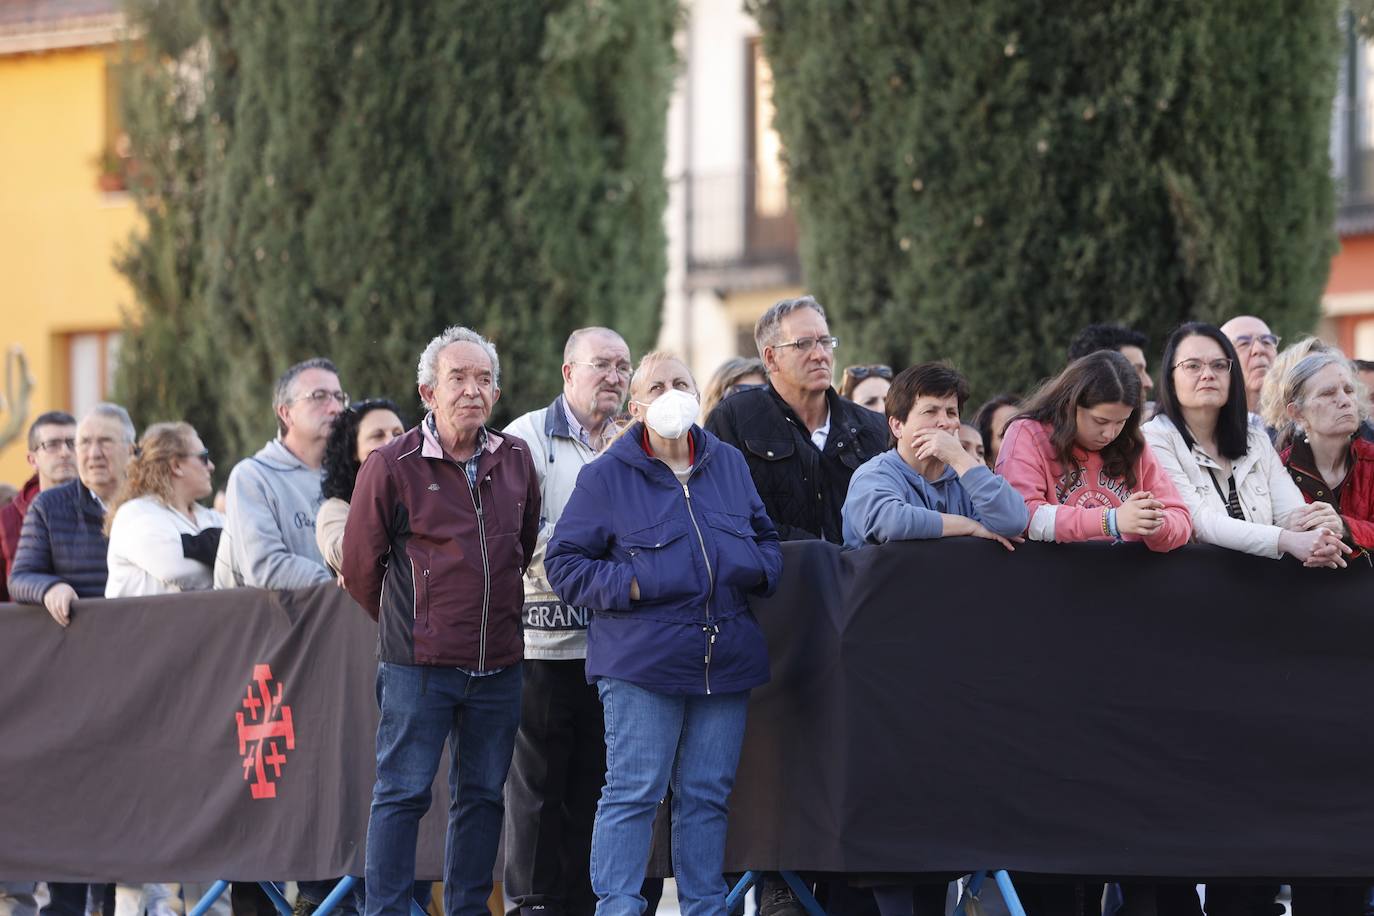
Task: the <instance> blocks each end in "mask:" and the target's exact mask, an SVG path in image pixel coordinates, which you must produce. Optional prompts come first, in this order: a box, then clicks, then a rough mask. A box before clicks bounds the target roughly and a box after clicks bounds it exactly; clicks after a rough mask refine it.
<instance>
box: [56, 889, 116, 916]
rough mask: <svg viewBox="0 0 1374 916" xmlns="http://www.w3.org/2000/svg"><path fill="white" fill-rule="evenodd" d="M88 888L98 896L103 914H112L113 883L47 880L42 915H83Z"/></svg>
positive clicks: (111, 915) (110, 915) (112, 915)
mask: <svg viewBox="0 0 1374 916" xmlns="http://www.w3.org/2000/svg"><path fill="white" fill-rule="evenodd" d="M88 888H89V889H91V890H93V891H94V892H95V896H96V897H98V898H100V901H101V904H100V906H101V910H102V911H103V912H104V914H105V916H114V891H115V886H114V885H113V884H68V883H65V882H61V881H49V882H48V904H47V906H45V907H43V911H42V916H85V914H86V891H87V889H88Z"/></svg>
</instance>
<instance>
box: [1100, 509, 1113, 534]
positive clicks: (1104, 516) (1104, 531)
mask: <svg viewBox="0 0 1374 916" xmlns="http://www.w3.org/2000/svg"><path fill="white" fill-rule="evenodd" d="M1107 511H1108V510H1106V509H1103V510H1102V536H1103V537H1104V538H1109V537H1111V536H1112V529H1111V528H1110V527H1109V526H1108V524H1107Z"/></svg>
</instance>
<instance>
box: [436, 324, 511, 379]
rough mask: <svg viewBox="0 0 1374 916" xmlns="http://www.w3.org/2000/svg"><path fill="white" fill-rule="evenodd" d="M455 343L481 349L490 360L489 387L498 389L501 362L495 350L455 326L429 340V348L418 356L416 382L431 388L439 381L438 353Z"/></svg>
mask: <svg viewBox="0 0 1374 916" xmlns="http://www.w3.org/2000/svg"><path fill="white" fill-rule="evenodd" d="M456 343H470V344H476V345H477V346H479V347H481V348H482V352H484V353H486V354H487V359H490V360H491V386H492V387H493V388H500V387H501V360H500V359H499V358H497V356H496V348H495V347H493V346H492V345H491V341H489V340H487V339H486V338H485V337H483V336H482V335H481V334H478V333H477V332H476V331H474V330H472V329H471V328H464V327H460V326H458V325H456V324H455V325H453V326H452V327H449V328H445V329H444V333H442V334H440V335H439V336H438V337H436V338H434V339H433V340H431V341H430V342H429V346H427V347H425V352H423V353H421V354H420V363H419V365H418V366H417V367H416V370H415V380H416V382H418V383H419V384H421V385H427V386H428V387H430V388H433V387H434V386H435V384H436V383H437V382H438V380H439V379H438V374H439V351H440V350H442V349H444V347H447V346H448V345H449V344H456Z"/></svg>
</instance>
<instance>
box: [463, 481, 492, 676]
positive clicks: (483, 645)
mask: <svg viewBox="0 0 1374 916" xmlns="http://www.w3.org/2000/svg"><path fill="white" fill-rule="evenodd" d="M463 473H465V474H466V473H467V472H466V471H464V472H463ZM468 493H469V495H471V496H472V508H473V509H475V510H476V512H477V540H478V541H479V542H481V545H482V628H481V631H480V632H479V634H478V636H477V670H478V671H486V670H487V609H488V608H489V607H490V605H491V565H490V561H489V560H488V558H487V523H486V519H485V518H484V517H483V515H482V500H481V495H482V481H481V480H478V481H477V485H476V486H475V487H468Z"/></svg>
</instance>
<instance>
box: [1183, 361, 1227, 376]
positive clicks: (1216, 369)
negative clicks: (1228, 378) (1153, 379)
mask: <svg viewBox="0 0 1374 916" xmlns="http://www.w3.org/2000/svg"><path fill="white" fill-rule="evenodd" d="M1203 366H1206V367H1207V368H1208V369H1211V370H1212V374H1213V375H1225V374H1226V373H1228V372H1230V371H1231V361H1230V360H1229V359H1209V360H1207V361H1206V362H1203V361H1202V360H1200V359H1185V360H1182V361H1180V362H1177V363H1174V368H1175V369H1182V370H1183V373H1184V375H1201V374H1202V367H1203Z"/></svg>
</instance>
